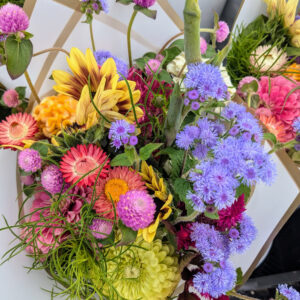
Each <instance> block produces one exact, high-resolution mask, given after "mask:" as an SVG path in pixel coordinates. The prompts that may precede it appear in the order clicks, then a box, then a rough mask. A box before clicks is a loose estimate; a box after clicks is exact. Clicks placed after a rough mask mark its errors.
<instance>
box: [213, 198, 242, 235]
mask: <svg viewBox="0 0 300 300" xmlns="http://www.w3.org/2000/svg"><path fill="white" fill-rule="evenodd" d="M245 210H246V208H245V196H244V194H243V195H241V196H240V197H239V198H238V199H237V200H236V201H235V202H234V203H233V204H232V205H231V206H230V207H227V208H224V209H221V210H220V211H219V220H217V228H218V230H220V231H226V230H228V229H230V228H232V227H235V226H236V225H237V223H238V222H240V221H241V219H242V216H243V212H244V211H245Z"/></svg>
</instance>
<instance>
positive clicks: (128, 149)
mask: <svg viewBox="0 0 300 300" xmlns="http://www.w3.org/2000/svg"><path fill="white" fill-rule="evenodd" d="M125 154H126V155H127V158H128V160H129V161H130V163H131V165H132V164H133V163H134V159H135V149H134V147H126V148H125Z"/></svg>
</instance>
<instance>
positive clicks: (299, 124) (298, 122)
mask: <svg viewBox="0 0 300 300" xmlns="http://www.w3.org/2000/svg"><path fill="white" fill-rule="evenodd" d="M293 127H294V129H295V131H296V132H297V133H300V117H298V118H297V119H295V120H294V123H293Z"/></svg>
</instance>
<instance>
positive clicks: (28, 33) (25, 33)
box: [23, 31, 33, 40]
mask: <svg viewBox="0 0 300 300" xmlns="http://www.w3.org/2000/svg"><path fill="white" fill-rule="evenodd" d="M23 33H24V36H25V39H26V40H29V39H31V38H33V34H32V33H30V32H27V31H23Z"/></svg>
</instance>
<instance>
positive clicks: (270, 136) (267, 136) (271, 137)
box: [264, 132, 277, 145]
mask: <svg viewBox="0 0 300 300" xmlns="http://www.w3.org/2000/svg"><path fill="white" fill-rule="evenodd" d="M264 139H265V140H269V141H271V142H272V143H273V145H276V144H277V138H276V136H275V134H273V133H271V132H266V133H264Z"/></svg>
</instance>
